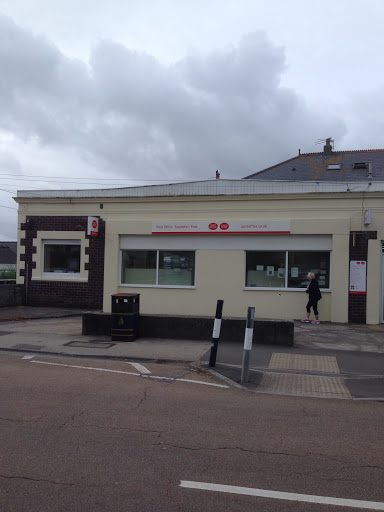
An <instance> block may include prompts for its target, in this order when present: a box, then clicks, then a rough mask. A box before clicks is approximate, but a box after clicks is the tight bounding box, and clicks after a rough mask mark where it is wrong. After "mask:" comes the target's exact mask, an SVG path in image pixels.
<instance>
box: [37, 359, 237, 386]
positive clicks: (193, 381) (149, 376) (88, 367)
mask: <svg viewBox="0 0 384 512" xmlns="http://www.w3.org/2000/svg"><path fill="white" fill-rule="evenodd" d="M31 363H37V364H47V365H51V366H64V367H65V368H79V369H81V370H95V371H97V372H108V373H120V374H123V375H133V376H135V377H142V378H147V379H156V380H169V381H173V382H175V381H178V382H190V383H191V384H203V385H204V386H213V387H216V388H226V389H228V388H229V386H225V385H224V384H215V383H213V382H204V381H202V380H193V379H178V378H176V377H162V376H159V375H145V374H141V373H134V372H125V371H121V370H110V369H108V368H94V367H92V366H78V365H74V364H63V363H49V362H48V361H36V360H34V361H31Z"/></svg>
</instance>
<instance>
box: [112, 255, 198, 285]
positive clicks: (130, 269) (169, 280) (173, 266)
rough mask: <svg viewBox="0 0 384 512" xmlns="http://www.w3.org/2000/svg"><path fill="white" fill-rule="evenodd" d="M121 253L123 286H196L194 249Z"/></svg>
mask: <svg viewBox="0 0 384 512" xmlns="http://www.w3.org/2000/svg"><path fill="white" fill-rule="evenodd" d="M121 253H122V255H121V284H123V285H124V284H126V285H140V286H176V287H190V286H194V285H195V252H194V251H157V250H122V251H121Z"/></svg>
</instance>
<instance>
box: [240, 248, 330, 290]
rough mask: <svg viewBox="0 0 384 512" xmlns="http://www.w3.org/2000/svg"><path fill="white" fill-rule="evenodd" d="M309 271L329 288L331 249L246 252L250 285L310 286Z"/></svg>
mask: <svg viewBox="0 0 384 512" xmlns="http://www.w3.org/2000/svg"><path fill="white" fill-rule="evenodd" d="M287 269H288V271H287ZM308 272H313V273H314V274H315V276H316V279H317V280H318V282H319V286H320V288H329V287H330V252H329V251H246V277H245V286H246V288H286V289H288V288H306V287H307V286H308V284H309V281H308V279H307V275H308Z"/></svg>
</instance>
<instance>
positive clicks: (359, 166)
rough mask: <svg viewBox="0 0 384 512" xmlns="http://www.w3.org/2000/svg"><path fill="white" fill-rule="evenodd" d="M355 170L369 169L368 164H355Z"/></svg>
mask: <svg viewBox="0 0 384 512" xmlns="http://www.w3.org/2000/svg"><path fill="white" fill-rule="evenodd" d="M353 168H354V169H368V164H367V162H355V163H354V164H353Z"/></svg>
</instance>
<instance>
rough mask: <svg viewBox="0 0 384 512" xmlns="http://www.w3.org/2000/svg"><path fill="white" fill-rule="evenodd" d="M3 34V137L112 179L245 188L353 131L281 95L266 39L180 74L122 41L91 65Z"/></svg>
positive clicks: (8, 25)
mask: <svg viewBox="0 0 384 512" xmlns="http://www.w3.org/2000/svg"><path fill="white" fill-rule="evenodd" d="M0 34H1V35H0V60H1V61H2V62H3V66H2V67H3V70H2V76H1V78H0V91H1V93H2V97H3V100H2V102H1V104H0V128H1V129H3V130H8V131H12V132H13V133H14V134H16V135H17V136H18V137H22V138H28V137H32V138H37V139H38V140H39V141H40V142H41V143H42V144H45V145H52V146H53V147H57V150H58V152H60V151H65V150H66V148H71V149H73V148H76V149H77V151H78V152H79V153H81V154H84V157H85V158H87V160H88V161H91V162H92V163H93V165H94V166H95V168H96V169H99V170H102V171H103V172H106V171H109V172H110V173H111V174H120V175H124V176H125V177H127V178H128V177H132V178H133V177H142V178H145V179H151V178H153V179H155V178H158V176H159V173H161V175H162V178H164V179H167V178H168V179H170V180H171V179H172V178H183V177H187V178H196V179H198V178H206V177H211V176H213V175H214V171H215V170H216V169H217V168H219V169H221V170H222V171H223V176H224V177H226V178H238V177H241V176H244V175H245V174H249V173H250V172H252V171H255V170H258V169H261V168H263V167H264V166H266V165H269V164H272V163H274V162H276V161H279V160H281V159H285V158H288V157H290V156H293V155H294V154H295V153H296V151H297V145H298V142H297V141H300V144H304V146H305V144H307V145H308V146H311V145H312V143H313V141H314V140H316V139H317V138H319V137H320V136H322V135H323V134H324V133H326V134H328V133H332V136H333V137H339V138H341V136H342V135H343V134H344V133H345V131H346V129H345V126H344V124H343V122H342V121H341V120H339V119H337V118H333V119H332V120H329V119H326V118H325V117H323V116H321V115H320V114H315V113H314V112H311V110H310V109H309V108H308V107H307V106H306V105H305V103H304V102H303V101H302V99H301V98H300V97H299V96H298V95H297V94H296V93H295V92H294V91H293V90H289V89H284V88H282V87H281V86H280V80H281V76H282V74H283V73H284V69H285V57H284V51H283V49H282V48H280V47H276V46H274V45H272V44H271V42H270V41H269V40H268V39H267V38H266V36H265V35H264V33H262V32H258V33H255V34H249V35H247V36H246V37H244V38H243V39H242V40H241V41H240V42H239V43H238V44H237V45H234V46H232V47H229V48H225V49H222V50H218V51H216V52H212V53H211V54H209V55H207V56H189V57H186V58H185V59H183V60H181V61H180V62H178V63H176V64H174V65H172V66H164V65H162V64H161V63H160V62H158V61H157V60H156V59H155V58H153V57H152V56H150V55H147V54H143V53H138V52H134V51H132V50H130V49H128V48H126V47H124V46H122V45H120V44H117V43H114V42H113V41H102V42H100V43H99V45H98V46H97V47H96V48H95V49H94V51H93V52H92V55H91V58H90V61H89V65H86V64H85V63H81V62H79V61H76V60H73V59H69V58H67V57H66V56H65V55H63V54H62V53H61V52H60V51H59V49H58V48H57V47H55V46H54V45H53V44H52V43H50V42H49V41H47V40H45V39H44V38H42V37H38V36H35V35H32V34H30V33H28V32H26V31H25V30H23V29H21V28H19V27H17V26H16V25H15V24H14V23H13V22H12V21H11V20H9V19H8V18H4V17H2V18H0ZM73 172H74V174H75V173H76V170H73Z"/></svg>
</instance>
